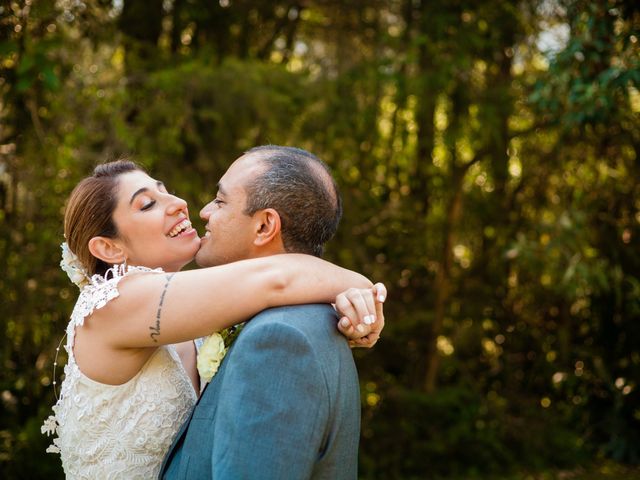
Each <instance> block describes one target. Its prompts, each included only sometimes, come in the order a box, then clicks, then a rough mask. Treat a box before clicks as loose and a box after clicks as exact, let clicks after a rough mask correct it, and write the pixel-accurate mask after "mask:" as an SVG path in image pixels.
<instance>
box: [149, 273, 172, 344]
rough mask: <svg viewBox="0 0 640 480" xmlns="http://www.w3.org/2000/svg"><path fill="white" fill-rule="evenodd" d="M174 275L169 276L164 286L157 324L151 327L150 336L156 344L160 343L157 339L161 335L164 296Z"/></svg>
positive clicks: (157, 313) (157, 314)
mask: <svg viewBox="0 0 640 480" xmlns="http://www.w3.org/2000/svg"><path fill="white" fill-rule="evenodd" d="M174 275H175V273H172V274H170V275H167V281H166V283H165V284H164V289H163V290H162V295H160V304H159V305H158V311H157V312H156V323H155V324H154V325H152V326H150V327H149V330H151V333H150V334H149V336H150V337H151V340H153V341H154V342H155V343H158V340H156V337H157V336H158V335H160V315H161V314H162V304H163V303H164V295H165V293H167V288H169V282H170V281H171V278H172V277H173V276H174Z"/></svg>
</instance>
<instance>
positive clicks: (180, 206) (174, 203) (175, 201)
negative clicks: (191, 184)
mask: <svg viewBox="0 0 640 480" xmlns="http://www.w3.org/2000/svg"><path fill="white" fill-rule="evenodd" d="M187 206H188V205H187V202H186V201H185V200H183V199H182V198H180V197H176V196H175V195H171V200H170V201H169V206H168V207H167V213H168V214H169V215H174V214H176V213H178V212H180V211H182V210H186V209H187Z"/></svg>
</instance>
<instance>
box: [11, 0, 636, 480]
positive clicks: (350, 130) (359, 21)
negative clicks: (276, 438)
mask: <svg viewBox="0 0 640 480" xmlns="http://www.w3.org/2000/svg"><path fill="white" fill-rule="evenodd" d="M0 5H1V6H0V304H1V306H2V307H1V308H2V315H1V316H0V326H1V329H2V335H0V362H1V363H0V476H1V477H2V478H16V479H20V478H24V479H27V478H28V479H38V478H49V479H51V478H62V476H63V474H62V470H61V468H60V461H59V457H58V456H57V455H52V454H45V453H44V450H45V448H46V447H47V445H48V444H49V440H48V439H47V438H46V437H44V436H43V435H41V433H40V425H41V423H42V421H43V419H44V418H46V416H47V415H49V410H50V407H51V405H52V404H53V403H54V402H55V397H54V391H53V386H52V382H53V380H54V379H53V377H52V374H53V372H52V370H53V361H54V354H55V347H56V346H57V345H58V342H59V341H60V340H61V338H62V335H63V333H64V328H65V326H66V323H67V320H68V318H69V315H70V312H71V309H72V307H73V304H74V301H75V298H76V296H77V293H78V291H77V289H76V287H75V286H74V285H72V284H71V283H70V282H69V281H68V279H67V278H66V275H65V274H64V273H63V272H62V271H61V270H60V268H59V266H58V264H59V261H60V247H59V244H60V243H61V241H62V240H63V238H62V214H63V208H64V204H65V199H66V197H67V196H68V194H69V193H70V191H71V189H72V188H73V186H74V184H75V183H76V182H77V181H78V180H79V179H80V178H82V177H83V176H85V175H87V174H89V173H90V172H91V170H92V168H93V166H94V165H95V164H96V163H98V162H103V161H106V160H112V159H115V158H118V157H120V156H123V155H126V156H130V157H131V158H133V159H134V160H137V161H139V162H141V163H142V164H144V165H145V166H147V167H148V168H149V170H150V172H151V174H152V175H154V176H156V177H158V178H160V179H163V180H164V181H165V183H167V184H168V186H169V187H170V189H173V190H175V192H176V193H177V194H178V195H180V196H182V197H184V198H186V199H188V200H189V202H190V204H191V206H192V207H191V211H192V217H195V216H196V215H194V214H195V213H196V212H197V211H198V210H199V208H200V207H201V206H202V205H204V204H205V203H206V202H208V201H209V200H210V199H211V198H212V197H213V196H214V193H215V188H216V187H215V186H216V182H217V180H218V179H219V177H220V175H221V174H222V173H223V172H224V170H225V169H226V168H227V167H228V165H229V164H230V163H231V162H232V161H233V160H234V159H235V158H236V157H238V156H239V155H240V154H241V153H242V152H243V151H244V150H245V149H248V148H250V147H252V146H255V145H259V144H265V143H275V144H286V145H295V146H300V147H303V148H306V149H308V150H310V151H312V152H313V153H315V154H317V155H318V156H320V157H321V158H322V159H324V160H325V161H326V162H327V163H328V164H329V165H330V166H331V167H332V169H333V172H334V174H335V176H336V178H337V180H338V183H339V184H340V186H341V189H342V192H343V196H344V201H345V215H344V219H343V222H342V224H341V227H340V231H339V233H338V235H337V238H336V239H335V240H333V241H332V242H331V244H330V246H329V249H328V254H327V257H328V258H329V259H330V260H332V261H335V262H337V263H339V264H341V265H343V266H346V267H349V268H353V269H356V270H359V271H362V272H363V273H365V274H366V275H368V276H369V277H370V278H372V279H374V280H375V281H384V282H386V284H387V286H388V289H389V301H388V302H387V305H386V315H387V327H386V329H385V331H384V335H383V338H382V340H381V341H380V342H379V343H378V345H376V347H375V348H374V349H373V350H371V351H358V352H355V356H356V360H357V363H358V367H359V371H360V378H361V389H362V411H363V424H362V438H361V449H360V477H361V478H362V479H424V478H434V479H437V478H447V479H463V478H464V479H476V478H478V479H480V478H483V479H484V478H491V479H493V478H495V479H555V478H558V479H596V478H616V479H618V478H620V479H622V478H625V479H628V478H636V479H637V478H640V470H639V469H638V467H637V465H638V463H639V462H640V393H639V390H638V382H639V381H640V248H639V247H640V243H639V241H638V240H639V238H640V182H638V178H639V177H640V158H639V151H640V93H639V91H638V88H640V87H639V85H640V60H639V55H638V53H639V51H638V42H639V40H640V4H638V3H637V2H635V1H633V0H596V1H587V0H522V1H506V0H486V1H482V2H477V1H471V0H446V1H445V0H389V1H381V0H350V1H331V0H326V1H323V0H297V1H296V0H291V1H280V0H268V1H267V0H264V1H262V0H260V1H246V0H219V1H218V0H144V1H143V0H113V1H110V0H84V1H83V0H57V1H53V0H21V1H8V0H3V1H2V2H1V3H0ZM194 223H195V224H196V225H197V226H198V227H199V229H200V231H201V232H202V225H201V224H200V223H199V222H197V221H196V222H194ZM63 362H64V358H61V359H59V363H63ZM56 375H57V376H58V378H57V381H58V382H60V375H61V369H58V371H57V373H56Z"/></svg>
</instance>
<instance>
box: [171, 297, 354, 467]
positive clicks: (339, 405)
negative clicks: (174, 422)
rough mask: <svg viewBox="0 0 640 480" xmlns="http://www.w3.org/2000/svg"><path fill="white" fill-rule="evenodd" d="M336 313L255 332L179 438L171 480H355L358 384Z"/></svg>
mask: <svg viewBox="0 0 640 480" xmlns="http://www.w3.org/2000/svg"><path fill="white" fill-rule="evenodd" d="M336 321H337V318H336V314H335V312H334V310H333V309H332V308H331V307H330V306H329V305H302V306H291V307H281V308H274V309H270V310H266V311H264V312H262V313H260V314H258V315H257V316H256V317H254V318H253V319H252V320H251V321H250V322H248V323H247V324H246V326H245V327H244V329H243V330H242V332H241V333H240V335H239V336H238V338H237V339H236V341H235V343H234V345H233V346H232V347H231V349H230V350H229V352H228V353H227V356H226V358H225V359H224V361H223V362H222V365H221V367H220V370H219V371H218V373H217V375H216V376H215V377H214V378H213V380H212V382H211V384H209V385H208V387H207V388H206V389H205V391H204V393H203V394H202V396H201V397H200V399H199V401H198V404H197V405H196V407H195V409H194V411H193V413H192V416H191V418H190V419H189V420H188V421H187V422H186V423H185V425H184V426H183V427H182V429H181V431H180V432H179V433H178V435H177V437H176V440H175V441H174V443H173V445H172V447H171V448H170V450H169V452H168V454H167V456H166V458H165V462H164V464H163V466H162V470H161V472H160V477H161V478H165V479H198V480H199V479H207V478H215V479H233V480H239V479H254V478H255V479H261V480H263V479H264V480H268V479H278V480H281V479H306V478H313V479H332V480H334V479H355V478H356V477H357V462H358V440H359V435H360V392H359V385H358V374H357V371H356V368H355V365H354V362H353V357H352V355H351V351H350V349H349V347H348V345H347V342H346V340H345V339H344V338H343V337H342V335H340V333H339V332H338V331H337V329H336Z"/></svg>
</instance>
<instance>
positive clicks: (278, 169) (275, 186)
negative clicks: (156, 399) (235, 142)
mask: <svg viewBox="0 0 640 480" xmlns="http://www.w3.org/2000/svg"><path fill="white" fill-rule="evenodd" d="M245 155H257V157H258V159H259V161H260V162H262V164H263V165H265V166H266V169H265V170H264V172H262V173H261V174H259V175H258V176H257V177H256V178H255V179H253V180H252V181H250V182H249V183H248V184H247V185H245V190H246V194H247V204H246V206H245V210H244V213H245V214H247V215H253V214H254V213H255V212H257V211H258V210H264V209H265V208H273V209H274V210H276V211H277V212H278V214H279V215H280V221H281V222H282V241H283V243H284V248H285V250H286V251H287V252H289V253H307V254H309V255H315V256H317V257H320V256H321V255H322V251H323V246H324V244H325V243H326V242H328V241H329V240H330V239H331V238H332V237H333V236H334V234H335V233H336V230H337V228H338V223H339V222H340V218H341V217H342V199H341V198H340V192H339V191H338V186H337V185H336V182H335V180H334V179H333V177H332V175H331V171H330V170H329V167H328V166H327V165H326V164H325V163H324V162H323V161H322V160H320V159H319V158H318V157H316V156H315V155H313V154H311V153H309V152H307V151H306V150H302V149H300V148H294V147H281V146H278V145H264V146H260V147H255V148H252V149H251V150H248V151H247V152H245Z"/></svg>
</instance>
